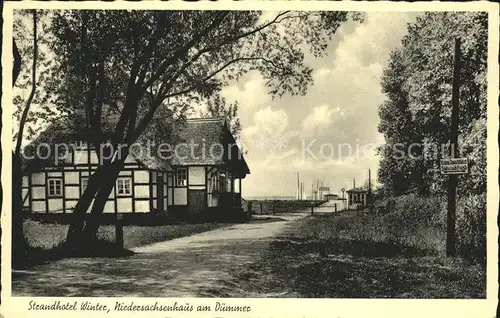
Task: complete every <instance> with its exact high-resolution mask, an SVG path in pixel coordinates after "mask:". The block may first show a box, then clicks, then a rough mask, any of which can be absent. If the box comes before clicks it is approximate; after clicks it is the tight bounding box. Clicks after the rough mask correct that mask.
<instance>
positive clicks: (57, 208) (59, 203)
mask: <svg viewBox="0 0 500 318" xmlns="http://www.w3.org/2000/svg"><path fill="white" fill-rule="evenodd" d="M62 209H63V200H62V199H49V212H51V213H62V212H63V211H62Z"/></svg>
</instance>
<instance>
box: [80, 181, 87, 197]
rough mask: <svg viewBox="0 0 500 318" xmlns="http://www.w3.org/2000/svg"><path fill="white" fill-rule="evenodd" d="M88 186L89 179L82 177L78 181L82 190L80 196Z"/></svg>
mask: <svg viewBox="0 0 500 318" xmlns="http://www.w3.org/2000/svg"><path fill="white" fill-rule="evenodd" d="M88 185H89V177H82V179H81V180H80V186H81V188H82V194H83V192H85V189H87V186H88Z"/></svg>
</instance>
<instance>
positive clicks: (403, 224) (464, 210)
mask: <svg viewBox="0 0 500 318" xmlns="http://www.w3.org/2000/svg"><path fill="white" fill-rule="evenodd" d="M388 200H393V202H394V204H393V208H392V209H391V211H390V213H388V214H387V215H385V216H384V219H385V220H386V222H387V224H388V227H389V231H390V233H391V240H393V241H395V242H397V243H403V244H409V245H412V246H418V247H420V248H425V249H432V250H435V251H437V252H444V249H445V246H446V221H447V204H446V197H443V196H419V195H417V194H407V195H402V196H399V197H395V198H392V199H388ZM456 236H457V251H458V253H459V255H461V256H463V257H465V258H469V259H472V260H475V261H478V262H480V263H482V264H485V261H486V194H484V193H483V194H482V195H469V196H466V197H461V198H458V200H457V209H456Z"/></svg>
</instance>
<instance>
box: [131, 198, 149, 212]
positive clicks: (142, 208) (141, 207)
mask: <svg viewBox="0 0 500 318" xmlns="http://www.w3.org/2000/svg"><path fill="white" fill-rule="evenodd" d="M134 204H135V212H136V213H148V212H150V211H149V201H142V200H141V201H135V202H134Z"/></svg>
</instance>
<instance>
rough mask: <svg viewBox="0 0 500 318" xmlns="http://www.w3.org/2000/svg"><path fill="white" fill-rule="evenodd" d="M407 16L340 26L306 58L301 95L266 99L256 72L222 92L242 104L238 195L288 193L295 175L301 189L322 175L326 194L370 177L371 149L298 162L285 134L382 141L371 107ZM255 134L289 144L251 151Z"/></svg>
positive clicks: (374, 161) (379, 16) (294, 143)
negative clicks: (324, 46)
mask: <svg viewBox="0 0 500 318" xmlns="http://www.w3.org/2000/svg"><path fill="white" fill-rule="evenodd" d="M414 17H415V14H414V13H379V12H373V13H372V12H370V13H367V14H366V19H365V22H364V23H362V24H355V23H351V24H349V25H342V26H341V27H340V28H339V31H338V33H337V35H335V39H334V40H333V41H332V45H331V47H329V49H328V50H329V52H328V55H327V56H326V57H325V58H323V59H319V60H311V61H308V62H310V65H311V66H312V67H313V69H314V72H313V79H314V86H312V87H311V88H310V89H309V91H308V94H307V95H306V96H295V97H290V96H285V97H283V98H282V99H277V100H272V99H271V98H270V96H269V95H268V92H267V89H266V88H265V85H264V84H265V82H264V80H263V78H262V77H261V76H260V75H258V74H255V73H252V74H250V75H248V76H247V77H245V78H244V79H242V81H241V82H240V83H239V84H237V85H232V86H230V87H228V88H227V89H225V90H224V91H223V94H224V96H225V97H226V98H228V100H230V101H232V100H235V99H236V100H238V101H239V102H240V104H241V105H242V107H241V108H240V110H241V113H240V115H241V122H242V125H243V131H242V139H243V140H247V144H248V147H247V149H248V151H249V152H248V155H247V157H246V158H247V161H248V164H249V167H250V170H251V172H252V173H251V175H249V176H247V178H245V181H244V183H245V185H244V186H243V189H244V190H243V195H244V196H254V195H268V196H273V195H292V196H293V195H295V190H296V189H295V186H296V179H295V178H296V174H297V173H300V175H301V180H302V181H303V182H304V184H305V186H306V188H307V189H310V187H311V184H312V183H315V182H316V180H318V179H320V180H321V179H323V178H324V179H325V185H328V186H331V187H332V189H333V190H332V191H339V190H340V188H342V187H346V188H349V187H350V186H351V185H352V179H353V178H356V183H357V184H362V183H363V182H364V181H365V180H366V178H367V176H368V169H371V170H372V171H371V172H372V178H373V179H375V178H376V173H377V167H378V161H379V158H378V157H377V154H376V153H375V152H374V151H368V152H365V153H362V154H359V155H355V154H353V155H351V156H345V155H344V154H343V155H342V157H341V159H338V157H337V155H335V157H334V158H333V157H332V158H320V159H313V158H306V159H304V158H302V149H301V143H300V142H299V141H298V139H293V138H292V137H294V136H297V135H298V134H297V132H299V131H300V132H301V133H302V134H301V135H303V136H305V137H308V138H309V137H313V138H317V139H318V142H317V145H321V144H322V143H331V144H333V145H335V146H336V145H337V144H340V143H347V144H350V145H352V146H354V145H358V144H360V145H361V146H362V147H363V146H364V145H366V144H371V143H373V144H380V143H382V142H383V138H382V136H381V135H380V134H379V133H378V131H377V125H378V122H379V117H378V106H379V105H380V103H381V102H382V101H383V99H384V96H383V94H382V92H381V89H380V77H381V75H382V71H383V69H384V68H385V66H386V64H387V61H388V57H389V52H390V51H391V50H392V49H393V48H395V47H396V46H398V45H399V44H400V41H401V38H402V36H403V35H404V34H405V33H406V23H407V22H409V21H411V20H412V19H413V18H414ZM312 106H314V107H312ZM259 135H265V136H272V137H278V136H281V137H283V138H288V139H289V140H290V141H291V142H290V146H289V147H288V148H287V149H284V150H283V151H281V152H278V151H276V149H265V150H262V149H255V147H254V144H252V143H251V141H252V140H254V139H253V138H254V137H255V136H259ZM248 141H250V142H248ZM374 181H375V180H374Z"/></svg>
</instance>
